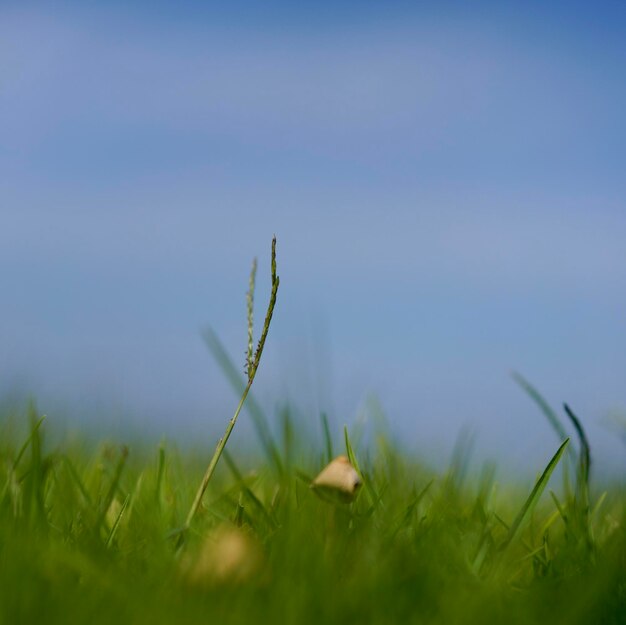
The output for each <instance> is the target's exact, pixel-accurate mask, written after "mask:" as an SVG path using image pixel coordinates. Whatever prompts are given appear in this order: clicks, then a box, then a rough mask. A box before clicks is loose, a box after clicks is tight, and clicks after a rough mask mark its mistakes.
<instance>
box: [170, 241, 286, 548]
mask: <svg viewBox="0 0 626 625" xmlns="http://www.w3.org/2000/svg"><path fill="white" fill-rule="evenodd" d="M271 276H272V291H271V294H270V301H269V304H268V306H267V312H266V314H265V321H264V323H263V331H262V332H261V337H260V338H259V342H258V344H257V348H256V351H255V352H254V356H252V343H253V315H252V307H253V304H254V285H255V278H256V259H255V260H254V261H253V263H252V271H251V272H250V282H249V289H248V295H247V313H248V351H247V355H246V370H247V371H246V372H247V375H248V383H247V384H246V387H245V389H244V391H243V394H242V395H241V399H240V400H239V404H238V405H237V409H236V410H235V414H234V415H233V417H232V419H231V420H230V421H229V422H228V425H227V426H226V431H225V432H224V436H222V438H220V440H219V441H218V443H217V447H216V448H215V452H214V454H213V457H212V458H211V461H210V462H209V465H208V467H207V469H206V471H205V473H204V477H203V478H202V481H201V482H200V486H199V487H198V490H197V492H196V496H195V497H194V500H193V503H192V504H191V508H190V509H189V512H188V514H187V518H186V519H185V524H184V525H183V527H182V531H181V538H182V537H184V533H185V532H186V531H187V530H188V529H189V528H190V527H191V523H192V521H193V518H194V516H195V515H196V512H197V511H198V508H199V507H200V502H201V501H202V497H203V495H204V493H205V491H206V489H207V487H208V485H209V482H210V481H211V477H212V476H213V473H214V472H215V468H216V467H217V463H218V462H219V459H220V457H221V455H222V453H223V451H224V448H225V447H226V443H227V442H228V438H229V437H230V434H231V432H232V431H233V428H234V427H235V423H237V418H238V417H239V413H240V412H241V409H242V408H243V405H244V403H245V401H246V398H247V397H248V393H249V392H250V388H251V387H252V383H253V382H254V378H255V376H256V372H257V370H258V368H259V363H260V362H261V356H262V354H263V348H264V347H265V340H266V338H267V334H268V332H269V329H270V324H271V322H272V315H273V314H274V307H275V306H276V297H277V294H278V285H279V283H280V280H279V278H278V276H277V275H276V237H274V238H273V239H272V260H271Z"/></svg>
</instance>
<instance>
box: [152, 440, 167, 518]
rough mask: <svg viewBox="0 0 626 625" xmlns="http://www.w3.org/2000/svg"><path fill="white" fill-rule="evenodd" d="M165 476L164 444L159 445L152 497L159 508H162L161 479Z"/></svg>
mask: <svg viewBox="0 0 626 625" xmlns="http://www.w3.org/2000/svg"><path fill="white" fill-rule="evenodd" d="M164 475H165V444H164V443H161V444H160V445H159V461H158V466H157V479H156V486H155V489H154V496H155V499H156V502H157V504H158V506H159V508H162V507H163V478H164Z"/></svg>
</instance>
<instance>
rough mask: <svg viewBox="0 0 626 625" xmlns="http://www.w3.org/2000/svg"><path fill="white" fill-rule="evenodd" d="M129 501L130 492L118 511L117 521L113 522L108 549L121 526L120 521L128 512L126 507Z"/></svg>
mask: <svg viewBox="0 0 626 625" xmlns="http://www.w3.org/2000/svg"><path fill="white" fill-rule="evenodd" d="M129 501H130V494H128V495H126V498H125V499H124V501H123V503H122V506H121V508H120V511H119V512H118V514H117V517H116V518H115V521H114V522H113V526H112V527H111V531H110V532H109V536H108V538H107V540H106V543H105V544H106V547H107V549H108V548H110V547H111V544H112V543H113V539H114V538H115V534H116V533H117V528H118V527H119V526H120V521H121V520H122V517H123V516H124V512H126V508H127V507H128V502H129Z"/></svg>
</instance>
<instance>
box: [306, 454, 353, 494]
mask: <svg viewBox="0 0 626 625" xmlns="http://www.w3.org/2000/svg"><path fill="white" fill-rule="evenodd" d="M361 484H362V482H361V478H360V477H359V474H358V473H357V472H356V470H355V468H354V467H353V466H352V465H351V464H350V461H349V460H348V458H346V456H337V458H335V459H334V460H333V461H332V462H330V463H329V464H328V465H326V466H325V467H324V468H323V469H322V471H321V473H320V474H319V475H318V476H317V477H316V478H315V479H314V480H313V482H312V484H311V488H312V489H313V490H314V491H315V492H317V493H318V494H319V495H320V496H322V498H330V499H333V500H338V501H341V502H343V503H350V502H351V501H354V498H355V497H356V495H357V492H358V490H359V487H360V486H361Z"/></svg>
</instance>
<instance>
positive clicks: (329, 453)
mask: <svg viewBox="0 0 626 625" xmlns="http://www.w3.org/2000/svg"><path fill="white" fill-rule="evenodd" d="M320 417H321V421H322V431H323V432H324V443H325V444H326V462H331V461H332V459H333V439H332V437H331V435H330V426H329V425H328V415H327V414H326V413H325V412H322V413H321V415H320Z"/></svg>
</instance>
